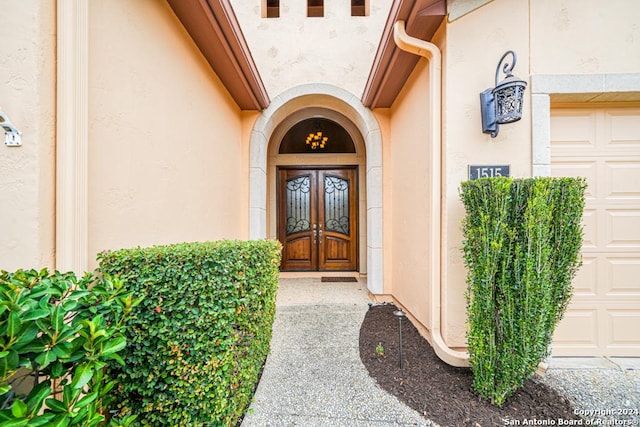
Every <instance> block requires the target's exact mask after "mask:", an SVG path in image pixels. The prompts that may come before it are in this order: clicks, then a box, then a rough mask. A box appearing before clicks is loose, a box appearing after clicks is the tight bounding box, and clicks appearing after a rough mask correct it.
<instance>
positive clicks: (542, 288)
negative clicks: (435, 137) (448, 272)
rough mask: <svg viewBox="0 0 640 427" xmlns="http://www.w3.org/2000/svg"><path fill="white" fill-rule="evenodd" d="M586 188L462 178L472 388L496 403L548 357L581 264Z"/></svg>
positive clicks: (568, 181) (563, 182) (559, 181)
mask: <svg viewBox="0 0 640 427" xmlns="http://www.w3.org/2000/svg"><path fill="white" fill-rule="evenodd" d="M585 188H586V183H585V181H584V180H583V179H580V178H529V179H511V178H488V179H479V180H475V181H466V182H463V183H462V190H461V198H462V201H463V203H464V206H465V209H466V217H465V218H464V221H463V232H464V242H463V251H464V260H465V264H466V266H467V271H468V274H467V283H468V289H467V312H468V313H467V314H468V326H469V330H468V336H467V344H468V347H469V355H470V363H471V369H472V370H473V375H474V379H473V387H474V389H475V390H476V391H477V392H478V393H479V394H480V395H482V396H484V397H486V398H488V399H490V400H491V402H492V403H494V404H496V405H500V406H501V405H502V404H503V403H504V402H505V400H506V399H507V398H508V397H509V396H511V395H512V394H513V393H514V391H515V390H516V389H518V388H519V387H521V386H522V385H523V383H524V381H525V380H526V379H528V378H529V377H531V376H532V375H533V374H534V372H535V371H536V369H537V366H538V364H539V363H540V362H541V361H542V360H543V359H544V358H545V357H546V356H547V355H548V351H549V350H548V349H549V345H550V344H551V340H552V336H553V331H554V329H555V326H556V325H557V324H558V322H559V321H560V319H561V318H562V316H563V314H564V312H565V310H566V307H567V305H568V303H569V300H570V298H571V295H572V291H573V289H572V286H571V280H572V279H573V277H574V276H575V274H576V272H577V270H578V268H579V267H580V265H581V258H580V249H581V246H582V225H581V223H582V214H583V210H584V191H585Z"/></svg>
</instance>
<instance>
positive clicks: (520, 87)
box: [480, 50, 527, 138]
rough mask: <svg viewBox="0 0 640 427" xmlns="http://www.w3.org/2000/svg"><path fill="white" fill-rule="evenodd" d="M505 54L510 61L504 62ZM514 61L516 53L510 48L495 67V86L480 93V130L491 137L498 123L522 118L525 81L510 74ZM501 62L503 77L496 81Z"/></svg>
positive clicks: (511, 121)
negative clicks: (508, 56)
mask: <svg viewBox="0 0 640 427" xmlns="http://www.w3.org/2000/svg"><path fill="white" fill-rule="evenodd" d="M507 55H511V57H512V58H513V61H512V62H511V63H509V62H505V59H506V57H507ZM516 61H517V57H516V54H515V53H514V52H513V51H512V50H508V51H507V52H505V54H504V55H502V58H500V62H498V66H497V67H496V79H495V84H496V87H494V88H493V89H487V90H485V91H484V92H482V93H480V110H481V112H482V132H483V133H489V134H491V138H495V137H496V136H497V135H498V125H504V124H507V123H513V122H517V121H518V120H520V119H521V118H522V104H523V103H524V91H525V89H526V87H527V82H525V81H524V80H522V79H520V78H518V77H514V76H513V74H511V71H512V70H513V67H515V65H516ZM503 62H504V66H503V67H502V72H503V73H504V74H505V79H504V80H502V81H501V82H500V83H498V73H499V71H500V65H501V64H502V63H503Z"/></svg>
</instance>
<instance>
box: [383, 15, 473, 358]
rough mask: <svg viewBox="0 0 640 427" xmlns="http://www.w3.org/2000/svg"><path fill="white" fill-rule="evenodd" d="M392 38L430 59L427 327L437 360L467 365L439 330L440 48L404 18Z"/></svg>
mask: <svg viewBox="0 0 640 427" xmlns="http://www.w3.org/2000/svg"><path fill="white" fill-rule="evenodd" d="M393 40H394V41H395V43H396V45H397V46H398V48H400V49H401V50H404V51H405V52H409V53H413V54H415V55H419V56H421V57H423V58H426V59H427V60H428V61H429V129H430V132H431V138H430V141H431V143H432V145H431V146H432V151H431V153H432V155H431V165H430V166H431V167H430V170H431V176H430V178H431V182H432V183H433V191H432V192H431V203H430V205H431V212H430V214H431V221H430V225H429V231H430V234H431V236H434V237H435V236H437V238H438V242H439V245H438V249H437V250H433V251H431V254H430V257H431V260H430V261H431V273H430V274H431V278H430V279H431V280H430V282H431V301H430V303H431V310H430V321H431V322H430V323H431V325H430V327H429V333H430V335H431V345H432V346H433V349H434V351H435V353H436V354H437V355H438V357H439V358H440V359H442V360H443V361H444V362H446V363H448V364H449V365H452V366H458V367H467V366H469V354H468V353H467V352H463V351H458V350H454V349H452V348H450V347H449V346H447V344H446V343H445V342H444V339H443V338H442V332H441V324H442V286H443V285H444V284H443V281H442V274H441V273H442V265H441V258H442V257H441V252H442V251H443V250H446V248H444V247H443V245H444V242H443V238H442V229H441V223H442V205H441V204H442V192H443V190H442V176H441V172H442V143H443V141H442V120H441V114H442V113H441V112H442V98H441V90H442V89H441V88H442V65H441V64H442V55H441V53H440V49H439V48H438V46H436V45H435V44H433V43H430V42H428V41H425V40H421V39H418V38H415V37H411V36H410V35H408V34H407V32H406V31H405V23H404V21H396V23H395V24H394V26H393Z"/></svg>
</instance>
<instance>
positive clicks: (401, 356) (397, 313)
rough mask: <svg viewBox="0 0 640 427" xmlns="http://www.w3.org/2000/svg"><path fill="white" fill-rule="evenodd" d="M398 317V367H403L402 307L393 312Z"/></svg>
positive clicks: (403, 315)
mask: <svg viewBox="0 0 640 427" xmlns="http://www.w3.org/2000/svg"><path fill="white" fill-rule="evenodd" d="M393 314H395V315H396V317H397V318H398V341H399V343H400V369H404V355H403V354H402V319H403V318H404V317H405V314H404V311H402V309H400V310H396V311H394V312H393Z"/></svg>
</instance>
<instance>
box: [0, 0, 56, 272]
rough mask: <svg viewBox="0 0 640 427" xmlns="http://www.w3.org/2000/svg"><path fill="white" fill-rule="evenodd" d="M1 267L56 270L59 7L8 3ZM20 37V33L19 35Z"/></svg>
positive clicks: (2, 3) (0, 28) (2, 34)
mask: <svg viewBox="0 0 640 427" xmlns="http://www.w3.org/2000/svg"><path fill="white" fill-rule="evenodd" d="M0 10H1V11H2V18H0V22H1V24H0V109H2V111H3V112H4V113H5V114H7V115H8V117H9V118H10V119H11V121H12V122H13V123H14V124H15V125H16V126H17V127H18V130H20V131H21V132H22V143H23V145H22V146H21V147H12V148H9V147H6V146H5V145H4V137H5V135H4V131H0V269H4V270H9V271H11V270H15V269H17V268H40V267H45V266H47V267H50V268H52V267H53V266H54V238H55V237H54V203H55V201H54V198H55V194H54V186H53V184H52V183H53V181H54V179H55V176H54V161H55V157H54V154H55V150H54V138H55V97H54V96H55V80H54V78H55V2H54V1H45V0H25V1H13V0H0ZM16 35H19V36H16Z"/></svg>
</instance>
